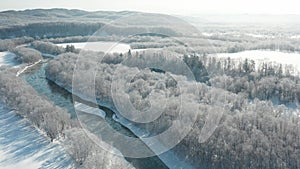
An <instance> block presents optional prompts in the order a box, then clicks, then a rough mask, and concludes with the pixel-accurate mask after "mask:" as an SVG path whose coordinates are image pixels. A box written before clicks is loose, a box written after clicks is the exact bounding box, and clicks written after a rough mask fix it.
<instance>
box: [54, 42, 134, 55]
mask: <svg viewBox="0 0 300 169" xmlns="http://www.w3.org/2000/svg"><path fill="white" fill-rule="evenodd" d="M56 45H58V46H62V47H66V46H67V45H74V47H75V48H77V49H85V50H92V51H101V52H106V53H114V52H117V53H125V52H128V50H129V49H130V45H129V44H125V43H118V42H78V43H61V44H56Z"/></svg>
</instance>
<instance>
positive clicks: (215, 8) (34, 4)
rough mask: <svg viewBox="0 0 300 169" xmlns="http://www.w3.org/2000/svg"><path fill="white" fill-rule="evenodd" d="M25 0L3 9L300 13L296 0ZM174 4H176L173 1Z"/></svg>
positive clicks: (1, 7) (9, 2) (5, 5)
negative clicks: (87, 1) (245, 0)
mask: <svg viewBox="0 0 300 169" xmlns="http://www.w3.org/2000/svg"><path fill="white" fill-rule="evenodd" d="M89 2H90V3H86V1H83V0H74V1H72V2H70V1H68V0H51V1H50V0H44V1H40V0H25V1H18V2H17V1H15V0H12V1H6V2H2V3H1V6H0V11H7V10H26V9H51V8H66V9H79V10H85V11H139V12H151V13H163V14H171V15H199V14H269V15H300V11H299V10H298V5H297V1H296V0H286V1H282V0H280V1H275V2H274V1H271V0H265V1H263V2H262V1H259V0H254V1H251V2H244V1H238V0H228V1H226V2H225V1H221V2H219V1H217V0H200V1H196V0H185V1H172V0H164V1H159V0H153V1H151V2H150V1H139V0H128V1H122V0H114V1H107V0H100V1H99V0H90V1H89ZM170 4H172V5H170Z"/></svg>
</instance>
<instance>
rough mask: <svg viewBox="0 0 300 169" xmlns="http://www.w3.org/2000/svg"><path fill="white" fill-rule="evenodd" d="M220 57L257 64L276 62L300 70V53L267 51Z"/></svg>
mask: <svg viewBox="0 0 300 169" xmlns="http://www.w3.org/2000/svg"><path fill="white" fill-rule="evenodd" d="M216 55H217V56H218V57H223V58H227V57H230V58H232V59H246V58H248V59H252V60H254V61H255V62H256V63H258V64H259V63H261V62H275V63H281V64H286V65H293V66H294V67H295V68H298V70H300V69H299V68H300V53H285V52H280V51H267V50H248V51H243V52H238V53H218V54H216Z"/></svg>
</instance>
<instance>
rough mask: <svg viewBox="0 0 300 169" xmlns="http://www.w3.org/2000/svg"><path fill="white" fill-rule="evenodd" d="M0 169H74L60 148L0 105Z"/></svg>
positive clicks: (25, 121) (69, 159) (24, 120)
mask: <svg viewBox="0 0 300 169" xmlns="http://www.w3.org/2000/svg"><path fill="white" fill-rule="evenodd" d="M0 126H1V128H0V169H18V168H22V169H37V168H40V169H48V168H56V169H60V168H61V169H65V168H72V169H73V168H76V167H75V166H74V164H73V162H72V160H71V158H70V157H69V156H68V155H67V154H66V153H65V151H64V148H63V147H62V146H61V145H59V144H55V143H51V142H50V141H49V140H48V139H47V138H46V137H45V136H44V135H43V134H41V133H40V132H39V131H38V130H37V129H36V128H34V127H32V125H31V124H30V123H29V122H28V121H27V120H26V119H24V118H22V117H20V116H19V115H17V114H16V113H15V112H14V111H10V110H8V109H6V108H5V107H4V106H3V104H0Z"/></svg>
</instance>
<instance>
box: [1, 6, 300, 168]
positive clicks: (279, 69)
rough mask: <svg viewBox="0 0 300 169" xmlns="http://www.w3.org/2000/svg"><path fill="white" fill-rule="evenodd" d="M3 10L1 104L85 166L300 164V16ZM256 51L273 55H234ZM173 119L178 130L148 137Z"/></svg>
mask: <svg viewBox="0 0 300 169" xmlns="http://www.w3.org/2000/svg"><path fill="white" fill-rule="evenodd" d="M0 16H1V17H0V21H1V22H2V23H3V25H1V26H0V104H1V105H2V104H3V105H5V106H6V107H7V108H8V109H10V110H12V111H14V112H15V113H16V115H17V116H20V117H22V118H24V119H26V120H27V121H28V122H29V123H30V124H31V125H32V126H33V127H34V130H37V131H38V133H40V135H41V137H45V138H46V139H47V140H48V144H50V145H55V144H59V145H61V146H62V147H63V148H64V149H63V150H61V151H62V152H63V153H65V154H66V156H70V158H71V159H72V162H73V163H74V166H76V168H87V169H90V168H112V169H115V168H137V169H148V168H159V169H164V168H172V169H173V168H174V169H177V168H191V169H194V168H195V169H196V168H197V169H198V168H199V169H202V168H203V169H204V168H209V169H210V168H211V169H223V168H224V169H225V168H226V169H240V168H249V169H265V168H266V169H278V168H282V169H283V168H284V169H285V168H286V169H297V168H300V149H299V147H300V111H299V110H300V109H299V107H300V105H299V102H300V76H299V75H300V72H299V71H300V70H299V66H300V62H299V60H300V55H299V52H300V48H299V45H300V41H299V39H300V38H298V37H297V35H298V34H300V31H299V30H297V29H296V28H295V27H297V26H299V24H300V23H298V22H296V23H294V22H291V23H290V22H283V23H281V22H279V23H278V24H277V26H274V24H273V22H270V23H266V24H261V25H260V26H257V25H256V26H251V24H252V23H245V22H241V23H235V24H230V23H226V22H225V21H224V22H221V21H219V22H216V23H215V22H208V21H205V20H201V19H199V20H196V19H197V18H196V17H191V18H186V17H183V16H182V17H175V16H170V15H165V14H152V13H143V12H131V11H121V12H111V11H94V12H88V11H83V10H67V9H33V10H24V11H3V12H0ZM128 16H131V17H128ZM123 17H124V18H123ZM146 21H147V22H146ZM187 22H189V23H194V25H193V26H191V24H187ZM195 24H196V25H195ZM99 42H100V43H99ZM89 43H90V44H97V45H99V44H100V45H99V46H96V47H95V50H93V49H86V48H85V47H88V45H89ZM101 44H102V45H103V46H104V47H103V46H101ZM118 45H123V47H124V46H125V47H126V49H123V52H120V51H117V50H116V51H114V48H116V47H118ZM107 46H109V47H108V48H107ZM253 51H255V52H257V53H258V54H260V53H259V52H261V51H263V52H269V53H271V55H273V54H274V57H273V58H272V57H271V58H267V59H265V58H266V56H264V58H263V59H262V58H260V57H258V56H256V54H257V53H256V54H255V53H253V54H251V53H250V54H249V53H248V55H249V56H247V57H245V58H243V57H238V58H236V57H234V54H240V53H243V52H253ZM275 53H280V56H282V55H284V56H285V58H280V59H281V60H280V59H278V60H276V57H277V56H275ZM232 54H233V55H232ZM246 54H247V53H246ZM258 54H257V55H258ZM261 55H265V53H262V54H261ZM221 56H225V57H221ZM278 56H279V55H278ZM289 57H290V58H289ZM295 57H296V58H295ZM297 57H298V58H297ZM78 105H84V106H83V108H82V109H80V110H78V107H79V106H78ZM95 110H96V111H95ZM156 111H157V112H160V113H161V114H159V116H158V115H157V114H156V113H157V112H156ZM78 112H79V113H78ZM95 112H96V113H95ZM141 112H142V113H145V114H142V113H141ZM1 113H2V112H1V111H0V116H1V115H2V114H1ZM4 115H5V114H4ZM1 117H2V116H1ZM81 118H84V120H82V119H81ZM147 118H149V119H152V120H151V121H147ZM5 120H8V119H5V118H3V119H0V125H2V123H3V121H5ZM103 126H108V127H107V128H105V127H103ZM16 127H17V126H16ZM90 128H91V129H90ZM172 128H175V130H174V129H173V130H170V136H173V137H174V138H173V137H170V138H163V137H157V139H155V140H154V139H153V140H154V141H153V140H151V141H153V142H150V143H149V141H148V142H147V141H145V140H147V138H152V137H155V136H157V135H160V134H162V133H164V132H165V131H169V129H172ZM89 129H90V130H89ZM107 129H111V130H113V131H115V132H116V133H118V134H119V135H126V136H130V137H132V138H135V139H138V140H139V142H140V143H141V144H142V145H144V146H145V147H147V151H150V152H151V153H153V156H150V155H149V156H147V157H140V158H139V157H132V156H126V155H128V154H126V151H125V149H122V148H123V147H122V145H121V146H120V145H118V144H117V143H119V142H122V141H124V145H126V144H128V143H126V144H125V142H126V141H127V140H122V139H120V138H122V137H119V135H118V136H114V135H109V134H110V133H109V132H107V131H108V130H107ZM11 130H12V131H13V129H11ZM0 131H1V130H0ZM186 131H188V132H186ZM99 133H100V134H99ZM124 133H125V134H124ZM16 135H17V134H16ZM181 136H183V137H182V138H181ZM106 137H107V138H106ZM179 138H180V139H179ZM177 139H178V140H177ZM1 140H5V137H4V136H3V138H2V135H1V133H0V168H1V167H4V168H5V165H4V164H5V160H3V161H4V162H3V161H1V158H2V157H3V159H4V158H10V156H9V155H3V156H2V154H5V153H3V152H6V150H7V149H9V147H8V148H7V147H5V145H4V143H5V141H1ZM173 142H174V145H172V146H170V145H171V144H172V143H173ZM175 142H176V144H175ZM18 144H19V143H18ZM20 144H21V143H20ZM22 144H24V146H23V148H24V147H25V148H26V143H22ZM132 144H134V143H133V142H132ZM99 145H110V146H112V149H110V150H106V149H105V148H103V147H101V146H99ZM153 145H154V146H153ZM132 146H133V147H134V146H135V145H132ZM155 146H156V147H155ZM169 146H170V147H169ZM3 147H4V148H3ZM157 147H160V148H162V147H163V148H165V147H169V149H168V151H165V152H160V153H158V152H159V151H158V150H157V149H158V148H157ZM148 149H149V150H148ZM131 151H143V150H140V149H139V147H138V146H137V147H136V150H135V149H133V150H131ZM111 152H117V153H111ZM120 154H121V155H120ZM61 158H64V157H61ZM8 161H9V160H8ZM64 168H68V167H64ZM69 168H73V167H69Z"/></svg>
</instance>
